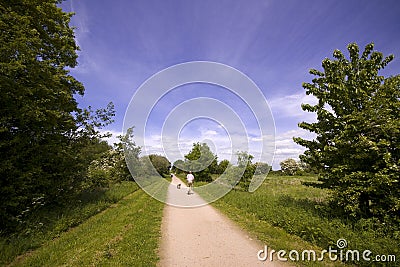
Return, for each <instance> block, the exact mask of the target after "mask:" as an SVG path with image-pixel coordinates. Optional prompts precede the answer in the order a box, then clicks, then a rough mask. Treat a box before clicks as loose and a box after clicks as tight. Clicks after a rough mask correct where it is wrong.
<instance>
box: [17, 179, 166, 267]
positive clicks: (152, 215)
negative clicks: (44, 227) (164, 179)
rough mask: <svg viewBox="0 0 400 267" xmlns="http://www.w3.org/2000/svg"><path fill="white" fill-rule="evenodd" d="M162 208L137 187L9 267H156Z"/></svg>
mask: <svg viewBox="0 0 400 267" xmlns="http://www.w3.org/2000/svg"><path fill="white" fill-rule="evenodd" d="M151 186H152V187H155V189H154V190H163V188H161V187H165V183H156V184H153V185H151ZM165 189H166V188H165ZM164 191H165V192H166V190H164ZM163 207H164V204H163V203H162V202H159V201H156V200H154V199H153V198H151V197H150V196H149V195H147V194H146V193H145V192H144V191H143V190H136V191H135V192H133V193H131V194H130V195H128V196H127V197H125V198H123V199H122V200H120V201H119V202H117V203H116V204H114V205H112V206H111V207H109V208H108V209H106V210H104V211H103V212H101V213H99V214H97V215H95V216H92V217H90V218H89V219H88V220H86V221H85V222H84V223H82V224H81V225H79V226H77V227H75V228H73V229H70V230H69V231H67V232H65V233H63V234H61V235H60V236H59V237H58V238H56V239H54V240H49V241H47V242H46V243H45V244H44V245H43V246H41V247H40V248H38V249H37V250H35V251H33V252H30V253H28V254H26V255H24V256H22V257H20V258H17V260H15V261H14V262H12V263H11V264H10V266H155V265H156V263H157V261H158V256H157V249H158V243H159V238H160V225H161V219H162V214H163V212H162V211H163Z"/></svg>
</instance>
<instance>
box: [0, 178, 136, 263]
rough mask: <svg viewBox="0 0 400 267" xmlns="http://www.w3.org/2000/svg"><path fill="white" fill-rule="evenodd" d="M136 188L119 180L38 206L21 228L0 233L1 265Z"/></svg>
mask: <svg viewBox="0 0 400 267" xmlns="http://www.w3.org/2000/svg"><path fill="white" fill-rule="evenodd" d="M138 189H139V187H138V186H137V185H136V183H134V182H122V183H118V184H115V185H113V186H112V187H111V188H109V189H98V190H95V191H91V192H85V193H82V194H80V195H77V196H74V197H72V198H71V199H70V200H69V201H66V202H65V203H63V204H59V205H51V206H45V207H44V208H42V209H39V210H37V211H36V212H35V213H34V214H33V215H32V216H30V217H29V218H27V219H26V221H24V223H23V225H21V229H22V230H21V231H19V232H18V233H16V234H13V235H8V236H2V237H0V265H6V264H8V263H10V262H11V261H13V260H14V259H15V257H17V256H18V255H20V254H23V253H25V252H26V251H30V250H34V249H36V248H38V247H40V246H42V245H43V244H44V243H46V242H47V241H49V240H52V239H54V238H57V237H59V236H60V235H61V234H62V233H63V232H65V231H67V230H68V229H70V228H72V227H75V226H77V225H79V224H81V223H82V222H84V221H85V220H87V219H88V218H90V217H91V216H93V215H95V214H97V213H99V212H101V211H103V210H104V209H106V208H108V207H109V206H110V205H112V204H114V203H116V202H118V201H119V200H121V199H122V198H123V197H125V196H127V195H129V194H131V193H132V192H134V191H136V190H138Z"/></svg>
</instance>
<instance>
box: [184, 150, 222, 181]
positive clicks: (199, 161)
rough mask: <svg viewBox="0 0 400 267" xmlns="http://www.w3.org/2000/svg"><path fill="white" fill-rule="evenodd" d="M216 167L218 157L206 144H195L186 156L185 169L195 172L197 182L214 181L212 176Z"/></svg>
mask: <svg viewBox="0 0 400 267" xmlns="http://www.w3.org/2000/svg"><path fill="white" fill-rule="evenodd" d="M215 166H218V163H217V155H214V153H212V151H211V149H210V147H209V146H208V145H207V144H206V143H194V144H193V147H192V150H191V151H190V152H189V153H188V154H186V155H185V168H186V170H187V171H193V172H194V175H195V179H196V180H197V181H205V182H210V181H212V178H211V175H210V174H211V170H212V169H213V168H215Z"/></svg>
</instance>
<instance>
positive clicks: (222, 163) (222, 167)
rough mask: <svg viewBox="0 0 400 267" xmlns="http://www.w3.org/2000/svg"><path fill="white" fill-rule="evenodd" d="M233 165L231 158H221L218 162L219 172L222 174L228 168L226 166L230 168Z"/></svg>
mask: <svg viewBox="0 0 400 267" xmlns="http://www.w3.org/2000/svg"><path fill="white" fill-rule="evenodd" d="M230 165H231V163H230V162H229V160H227V159H224V160H221V161H220V162H219V164H218V171H217V174H222V173H224V171H225V170H226V168H228V167H229V166H230Z"/></svg>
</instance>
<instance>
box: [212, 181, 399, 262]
mask: <svg viewBox="0 0 400 267" xmlns="http://www.w3.org/2000/svg"><path fill="white" fill-rule="evenodd" d="M316 179H317V178H316V177H313V176H267V179H266V180H265V181H264V183H263V184H262V185H261V186H260V188H259V189H258V190H257V191H255V192H254V193H249V192H244V191H240V190H232V191H231V192H229V193H228V194H227V195H225V196H224V197H223V198H221V199H219V200H217V201H216V202H214V203H213V205H214V206H215V207H217V208H218V209H220V210H221V211H222V212H224V213H225V214H226V215H227V216H228V217H230V218H231V219H232V220H234V221H236V222H237V223H238V224H239V225H241V226H242V227H243V228H244V229H246V230H247V231H248V232H250V233H251V234H252V235H253V236H255V237H256V238H257V239H259V240H261V241H262V242H264V243H265V244H268V246H271V247H272V248H273V249H275V250H276V251H278V250H280V249H282V250H285V251H287V252H289V251H291V250H297V251H300V252H301V251H303V250H307V249H308V250H310V249H313V250H315V251H318V252H320V251H321V250H323V249H327V250H328V248H329V246H331V247H332V248H333V249H336V248H337V246H336V243H337V240H339V239H345V240H346V241H347V247H346V248H345V249H344V250H345V252H346V251H347V250H358V251H360V252H363V251H364V250H370V251H372V254H371V257H370V258H371V260H372V259H374V257H375V256H376V255H384V256H387V258H388V257H389V256H391V255H395V257H396V260H397V263H398V261H400V255H399V246H398V244H399V243H400V240H396V239H393V237H392V236H390V235H387V234H386V233H385V232H384V231H382V229H381V228H379V227H377V225H376V224H375V223H373V222H371V220H361V221H358V222H350V221H348V220H346V219H345V218H341V217H340V216H338V215H336V214H335V213H332V212H330V211H331V210H332V209H331V208H332V207H328V206H327V205H328V202H327V197H328V196H329V191H328V190H326V189H320V188H316V187H311V186H306V185H304V184H305V183H312V182H316ZM209 193H212V192H209ZM317 255H318V254H317ZM286 257H287V256H286ZM360 257H361V256H360ZM324 259H325V261H324V262H311V261H299V262H291V263H292V264H296V265H300V266H303V265H305V266H318V265H319V266H326V265H327V264H328V263H329V264H331V265H340V262H339V261H338V260H337V261H330V260H329V259H328V256H326V257H325V258H324ZM349 259H351V255H350V256H349ZM391 260H393V258H392V259H391ZM347 263H351V262H350V261H347ZM352 263H354V264H356V265H358V266H362V265H369V266H371V265H370V263H371V262H365V261H359V262H352ZM373 265H374V266H376V265H379V263H378V262H374V264H373ZM383 265H385V266H398V265H396V262H385V263H384V264H383Z"/></svg>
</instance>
